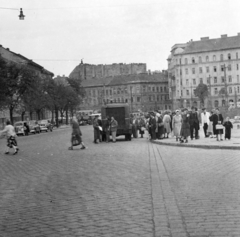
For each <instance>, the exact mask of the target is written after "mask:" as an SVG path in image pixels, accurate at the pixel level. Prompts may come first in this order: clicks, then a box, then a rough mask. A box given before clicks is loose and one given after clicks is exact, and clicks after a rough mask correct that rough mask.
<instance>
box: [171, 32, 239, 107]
mask: <svg viewBox="0 0 240 237" xmlns="http://www.w3.org/2000/svg"><path fill="white" fill-rule="evenodd" d="M167 60H168V72H169V74H168V75H169V76H168V81H169V95H170V98H171V99H172V102H173V107H174V108H178V107H190V106H192V105H193V106H196V107H200V102H199V99H198V98H197V97H196V96H195V95H194V90H195V89H196V87H197V86H198V85H199V83H204V84H206V85H207V86H208V91H209V96H208V98H207V99H206V100H205V107H209V108H212V107H221V106H229V105H233V104H234V105H235V106H237V105H238V106H240V82H239V76H240V33H238V35H237V36H232V37H228V36H227V35H222V36H221V38H217V39H209V37H204V38H201V40H200V41H192V40H191V41H189V42H187V43H185V44H175V45H174V46H173V47H172V49H171V54H170V55H169V57H168V59H167ZM226 92H227V93H226Z"/></svg>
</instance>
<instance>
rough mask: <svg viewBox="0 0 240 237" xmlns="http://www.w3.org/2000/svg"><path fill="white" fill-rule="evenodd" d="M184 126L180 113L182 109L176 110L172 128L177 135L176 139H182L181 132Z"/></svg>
mask: <svg viewBox="0 0 240 237" xmlns="http://www.w3.org/2000/svg"><path fill="white" fill-rule="evenodd" d="M181 127H182V116H181V114H180V110H178V109H177V110H176V115H175V116H174V117H173V121H172V128H173V135H174V136H175V137H176V141H178V139H180V132H181Z"/></svg>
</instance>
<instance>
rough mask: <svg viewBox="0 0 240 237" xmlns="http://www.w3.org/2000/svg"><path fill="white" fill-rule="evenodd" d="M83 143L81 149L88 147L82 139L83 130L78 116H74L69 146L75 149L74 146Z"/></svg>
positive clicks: (70, 148)
mask: <svg viewBox="0 0 240 237" xmlns="http://www.w3.org/2000/svg"><path fill="white" fill-rule="evenodd" d="M78 145H81V146H82V147H81V148H80V149H82V150H83V149H86V146H85V145H84V143H83V141H82V132H81V130H80V127H79V124H78V121H77V118H76V116H73V118H72V136H71V146H70V147H69V148H68V149H69V150H73V146H78Z"/></svg>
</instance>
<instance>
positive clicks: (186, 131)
mask: <svg viewBox="0 0 240 237" xmlns="http://www.w3.org/2000/svg"><path fill="white" fill-rule="evenodd" d="M189 121H190V115H188V114H183V115H182V127H181V136H182V137H184V138H187V137H188V136H190V122H189Z"/></svg>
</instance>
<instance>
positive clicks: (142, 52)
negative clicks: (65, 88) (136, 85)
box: [0, 0, 240, 76]
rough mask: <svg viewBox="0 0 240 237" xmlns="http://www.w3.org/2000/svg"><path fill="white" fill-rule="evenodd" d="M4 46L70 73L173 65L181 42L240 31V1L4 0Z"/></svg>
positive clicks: (0, 4)
mask: <svg viewBox="0 0 240 237" xmlns="http://www.w3.org/2000/svg"><path fill="white" fill-rule="evenodd" d="M20 7H22V8H23V11H24V15H26V18H25V20H24V21H20V20H18V15H19V11H18V10H5V9H0V17H1V21H0V44H1V45H3V47H5V48H10V50H11V51H14V52H16V53H20V54H22V55H24V56H25V57H27V58H29V59H33V60H34V61H35V62H37V63H39V64H40V65H42V66H44V67H45V68H46V69H47V70H49V71H51V72H53V73H54V74H55V75H63V74H65V75H67V76H68V75H69V74H70V72H71V71H72V70H73V69H74V68H75V66H76V65H78V64H79V63H80V61H81V59H82V58H83V61H84V63H89V64H111V63H146V64H147V68H148V69H150V70H163V69H167V61H166V59H167V57H168V55H169V54H170V50H171V47H172V46H173V45H174V44H175V43H186V42H187V41H189V40H190V39H193V40H199V39H200V37H205V36H209V37H210V38H218V37H220V35H221V34H228V36H234V35H237V33H238V32H240V1H239V0H228V1H226V0H68V1H65V0H21V1H20V0H1V1H0V8H17V9H19V8H20Z"/></svg>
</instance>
